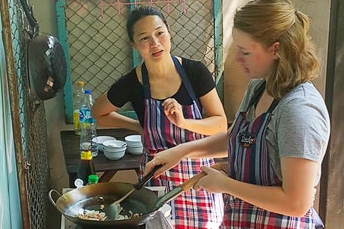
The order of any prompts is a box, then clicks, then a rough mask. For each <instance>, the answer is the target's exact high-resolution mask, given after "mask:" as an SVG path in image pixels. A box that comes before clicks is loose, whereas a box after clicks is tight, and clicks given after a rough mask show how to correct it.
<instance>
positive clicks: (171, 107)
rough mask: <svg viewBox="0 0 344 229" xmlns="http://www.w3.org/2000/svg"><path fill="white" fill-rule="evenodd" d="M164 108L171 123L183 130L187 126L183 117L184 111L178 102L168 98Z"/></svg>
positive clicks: (163, 104)
mask: <svg viewBox="0 0 344 229" xmlns="http://www.w3.org/2000/svg"><path fill="white" fill-rule="evenodd" d="M162 106H163V107H164V113H165V115H166V117H167V118H168V120H170V122H171V123H173V124H174V125H176V126H178V127H179V128H183V127H184V126H185V122H186V120H185V118H184V115H183V109H182V106H181V105H180V104H179V103H178V102H177V100H175V99H173V98H168V99H166V100H165V101H164V102H163V103H162Z"/></svg>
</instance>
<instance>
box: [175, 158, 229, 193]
mask: <svg viewBox="0 0 344 229" xmlns="http://www.w3.org/2000/svg"><path fill="white" fill-rule="evenodd" d="M211 168H213V169H216V170H219V171H221V170H223V169H222V168H223V165H222V164H220V163H216V164H214V165H212V166H211ZM206 175H207V174H206V173H205V172H201V173H199V174H197V175H195V176H193V177H191V178H190V179H189V180H187V181H185V182H184V183H183V184H181V186H180V187H181V188H182V189H183V191H187V190H189V189H191V188H193V187H194V185H195V184H196V183H197V182H198V181H199V180H200V179H201V178H202V177H204V176H206Z"/></svg>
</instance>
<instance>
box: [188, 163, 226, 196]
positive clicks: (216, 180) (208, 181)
mask: <svg viewBox="0 0 344 229" xmlns="http://www.w3.org/2000/svg"><path fill="white" fill-rule="evenodd" d="M201 170H202V171H203V172H205V173H206V174H207V175H206V176H205V177H202V178H201V179H200V180H199V181H198V182H197V183H196V184H195V186H194V189H195V190H199V189H200V188H203V189H205V190H207V191H209V192H214V193H224V192H225V190H223V189H222V185H221V184H225V183H226V180H228V176H227V175H226V174H225V173H224V171H222V170H217V169H215V168H211V167H207V166H203V167H202V168H201Z"/></svg>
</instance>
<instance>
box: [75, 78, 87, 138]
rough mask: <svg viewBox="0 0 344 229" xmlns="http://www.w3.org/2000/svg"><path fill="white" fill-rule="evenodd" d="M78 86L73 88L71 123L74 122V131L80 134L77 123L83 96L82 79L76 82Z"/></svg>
mask: <svg viewBox="0 0 344 229" xmlns="http://www.w3.org/2000/svg"><path fill="white" fill-rule="evenodd" d="M76 84H77V86H78V88H77V89H76V90H75V92H74V95H73V107H74V109H73V123H74V132H75V134H77V135H80V125H79V112H80V111H79V109H80V105H81V101H82V99H83V98H84V94H85V91H84V85H85V83H84V82H83V81H78V82H77V83H76Z"/></svg>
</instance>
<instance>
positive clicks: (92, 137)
mask: <svg viewBox="0 0 344 229" xmlns="http://www.w3.org/2000/svg"><path fill="white" fill-rule="evenodd" d="M93 102H94V101H93V98H92V91H91V90H85V95H84V98H83V100H82V102H81V105H80V112H79V122H80V151H82V150H90V151H91V152H92V156H93V157H96V156H97V155H98V146H97V142H96V141H97V140H96V139H97V138H96V137H97V126H96V121H95V119H94V118H93V117H92V114H91V108H92V105H93Z"/></svg>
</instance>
